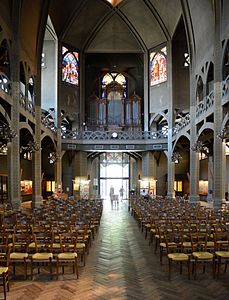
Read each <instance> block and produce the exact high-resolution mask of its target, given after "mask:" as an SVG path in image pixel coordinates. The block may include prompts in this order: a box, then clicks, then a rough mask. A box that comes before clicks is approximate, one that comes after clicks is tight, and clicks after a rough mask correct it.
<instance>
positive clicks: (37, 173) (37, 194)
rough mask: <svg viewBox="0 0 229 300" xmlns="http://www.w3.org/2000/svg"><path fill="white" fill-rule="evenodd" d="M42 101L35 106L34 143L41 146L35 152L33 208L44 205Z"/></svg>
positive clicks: (37, 82)
mask: <svg viewBox="0 0 229 300" xmlns="http://www.w3.org/2000/svg"><path fill="white" fill-rule="evenodd" d="M36 84H37V85H36V99H35V101H36V100H38V99H40V96H41V94H40V90H41V89H40V80H39V79H38V80H37V81H36ZM39 102H40V101H39V100H38V103H37V101H36V105H35V121H36V126H35V135H34V141H35V142H36V143H37V144H38V145H39V150H37V151H35V152H33V154H32V156H33V161H32V178H33V195H32V206H33V207H39V206H41V205H42V199H43V198H42V178H41V107H40V105H39V104H40V103H39Z"/></svg>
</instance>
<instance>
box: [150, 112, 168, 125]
mask: <svg viewBox="0 0 229 300" xmlns="http://www.w3.org/2000/svg"><path fill="white" fill-rule="evenodd" d="M159 116H162V117H163V118H164V119H165V120H166V121H167V122H168V118H167V114H166V113H164V112H159V113H155V114H154V116H151V118H150V124H149V125H150V126H151V125H152V123H153V122H156V118H158V117H159Z"/></svg>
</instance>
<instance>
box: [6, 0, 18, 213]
mask: <svg viewBox="0 0 229 300" xmlns="http://www.w3.org/2000/svg"><path fill="white" fill-rule="evenodd" d="M20 5H21V1H14V3H13V15H14V17H13V18H12V22H13V24H12V27H13V38H12V48H11V49H12V55H11V80H12V100H13V103H12V107H11V128H12V130H14V131H15V133H16V137H15V138H13V139H12V142H11V143H9V145H8V147H9V150H8V187H9V201H10V202H11V204H12V206H13V207H15V208H17V207H20V206H21V182H20V181H21V172H20V169H21V168H20V132H19V103H20V85H19V81H20V74H19V70H20V67H19V64H20V62H19V47H20V44H19V20H20Z"/></svg>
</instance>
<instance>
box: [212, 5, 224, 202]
mask: <svg viewBox="0 0 229 300" xmlns="http://www.w3.org/2000/svg"><path fill="white" fill-rule="evenodd" d="M214 8H215V41H214V150H213V153H214V190H213V200H214V207H215V208H220V207H221V204H222V199H223V198H224V194H223V193H224V185H223V164H222V163H223V149H222V147H223V143H222V141H221V140H220V139H219V138H217V135H218V134H219V133H220V131H221V124H222V116H223V112H222V105H221V99H222V72H221V52H222V45H221V1H214Z"/></svg>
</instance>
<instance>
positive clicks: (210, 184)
mask: <svg viewBox="0 0 229 300" xmlns="http://www.w3.org/2000/svg"><path fill="white" fill-rule="evenodd" d="M212 192H213V160H212V156H209V158H208V196H207V201H208V202H212Z"/></svg>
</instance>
